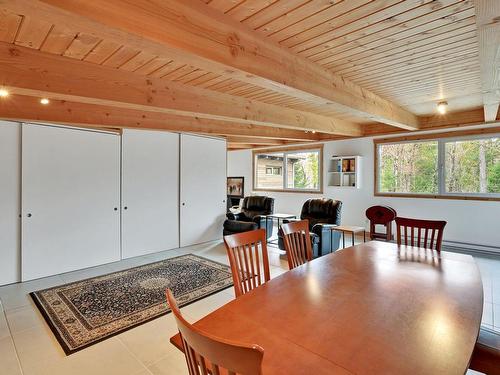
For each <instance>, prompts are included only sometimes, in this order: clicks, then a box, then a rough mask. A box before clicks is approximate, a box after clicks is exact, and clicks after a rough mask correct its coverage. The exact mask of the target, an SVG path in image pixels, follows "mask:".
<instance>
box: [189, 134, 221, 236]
mask: <svg viewBox="0 0 500 375" xmlns="http://www.w3.org/2000/svg"><path fill="white" fill-rule="evenodd" d="M180 186H181V194H180V197H181V210H180V214H181V220H180V233H181V246H189V245H193V244H197V243H202V242H207V241H212V240H216V239H219V238H221V237H222V224H223V222H224V218H225V213H226V203H225V201H226V141H225V140H221V139H215V138H207V137H199V136H193V135H187V134H181V185H180Z"/></svg>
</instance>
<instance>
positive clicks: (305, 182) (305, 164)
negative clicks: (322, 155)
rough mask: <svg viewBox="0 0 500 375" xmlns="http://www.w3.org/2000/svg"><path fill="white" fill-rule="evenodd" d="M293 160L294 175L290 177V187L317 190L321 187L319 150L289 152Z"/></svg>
mask: <svg viewBox="0 0 500 375" xmlns="http://www.w3.org/2000/svg"><path fill="white" fill-rule="evenodd" d="M287 158H288V159H289V160H293V164H292V165H293V177H292V178H291V179H288V188H291V189H308V190H317V189H318V188H319V160H318V152H300V153H295V154H288V155H287Z"/></svg>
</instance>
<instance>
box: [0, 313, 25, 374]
mask: <svg viewBox="0 0 500 375" xmlns="http://www.w3.org/2000/svg"><path fill="white" fill-rule="evenodd" d="M2 315H3V318H4V319H5V324H6V325H7V329H8V330H9V338H10V342H11V343H12V346H13V347H14V353H16V361H17V366H18V367H19V371H21V375H24V370H23V366H22V364H21V359H20V358H19V353H18V349H17V346H16V342H15V341H14V336H13V335H12V329H11V328H10V324H9V321H8V320H7V314H6V313H5V310H4V309H3V305H2Z"/></svg>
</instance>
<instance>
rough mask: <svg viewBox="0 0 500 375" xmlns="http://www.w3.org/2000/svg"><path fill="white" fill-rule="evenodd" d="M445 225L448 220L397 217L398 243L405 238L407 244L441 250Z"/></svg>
mask: <svg viewBox="0 0 500 375" xmlns="http://www.w3.org/2000/svg"><path fill="white" fill-rule="evenodd" d="M445 225H446V221H440V220H420V219H410V218H406V217H396V232H397V237H398V238H397V241H398V245H401V244H402V242H403V239H404V244H405V245H410V246H417V247H423V248H426V249H431V250H434V249H435V250H437V251H441V242H442V241H443V231H444V227H445ZM403 232H404V233H403ZM422 236H423V241H422Z"/></svg>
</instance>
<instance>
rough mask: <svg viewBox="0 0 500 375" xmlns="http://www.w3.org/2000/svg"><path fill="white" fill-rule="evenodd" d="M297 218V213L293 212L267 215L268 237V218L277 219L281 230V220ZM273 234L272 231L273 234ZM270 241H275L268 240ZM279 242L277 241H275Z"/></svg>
mask: <svg viewBox="0 0 500 375" xmlns="http://www.w3.org/2000/svg"><path fill="white" fill-rule="evenodd" d="M296 218H297V215H291V214H271V215H266V237H267V220H268V219H271V221H273V220H274V219H277V221H278V230H279V227H280V220H281V221H283V220H285V219H296ZM272 235H273V234H272V233H271V236H272ZM268 242H269V243H274V242H272V241H268ZM275 242H277V241H275Z"/></svg>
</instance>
